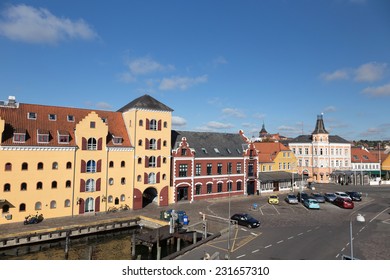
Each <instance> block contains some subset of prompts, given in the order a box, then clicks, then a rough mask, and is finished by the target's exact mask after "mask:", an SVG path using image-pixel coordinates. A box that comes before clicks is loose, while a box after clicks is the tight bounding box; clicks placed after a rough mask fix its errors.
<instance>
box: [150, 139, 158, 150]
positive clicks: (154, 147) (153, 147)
mask: <svg viewBox="0 0 390 280" xmlns="http://www.w3.org/2000/svg"><path fill="white" fill-rule="evenodd" d="M149 150H157V141H156V139H150V141H149Z"/></svg>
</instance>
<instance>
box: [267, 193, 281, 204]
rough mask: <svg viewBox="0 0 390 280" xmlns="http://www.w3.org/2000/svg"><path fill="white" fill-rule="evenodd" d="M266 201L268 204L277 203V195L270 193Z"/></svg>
mask: <svg viewBox="0 0 390 280" xmlns="http://www.w3.org/2000/svg"><path fill="white" fill-rule="evenodd" d="M268 203H269V204H279V198H278V196H277V195H271V196H270V197H269V198H268Z"/></svg>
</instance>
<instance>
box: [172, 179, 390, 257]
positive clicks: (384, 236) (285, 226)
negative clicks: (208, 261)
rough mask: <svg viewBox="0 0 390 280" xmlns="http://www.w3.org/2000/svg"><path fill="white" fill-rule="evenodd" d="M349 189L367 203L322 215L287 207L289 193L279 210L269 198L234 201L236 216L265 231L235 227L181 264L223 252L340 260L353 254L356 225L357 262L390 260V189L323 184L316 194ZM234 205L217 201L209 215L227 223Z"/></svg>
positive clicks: (326, 206) (324, 207)
mask: <svg viewBox="0 0 390 280" xmlns="http://www.w3.org/2000/svg"><path fill="white" fill-rule="evenodd" d="M348 190H354V191H360V192H362V193H363V200H362V201H361V202H355V208H354V209H342V208H339V207H337V206H335V205H333V204H331V203H328V202H327V203H323V204H321V209H320V210H308V209H307V208H306V207H304V206H303V205H302V204H297V205H289V204H287V203H286V202H285V201H284V197H285V196H286V193H281V194H279V199H280V203H279V205H269V204H268V203H267V195H264V194H263V195H261V196H252V197H248V199H245V200H244V199H232V200H231V201H230V214H233V213H240V212H247V213H249V214H251V215H252V216H253V217H255V218H257V219H258V220H260V221H261V226H260V227H259V228H256V229H247V228H244V227H242V226H238V227H231V230H230V232H229V231H227V232H226V233H225V234H223V236H222V237H221V238H218V239H216V240H214V241H212V242H209V243H208V244H206V245H203V246H201V247H199V248H197V249H196V250H194V251H192V252H189V253H187V254H185V255H183V256H181V257H179V259H198V258H201V257H202V255H204V253H208V254H210V255H213V254H214V253H216V252H217V253H219V256H220V258H221V259H223V258H228V257H229V255H230V259H241V260H300V259H309V260H337V259H341V257H342V255H347V256H350V254H351V247H350V221H351V220H352V221H353V222H352V231H353V251H354V254H353V255H354V257H355V258H358V259H365V260H389V259H390V238H389V236H390V187H377V186H376V187H372V186H336V185H319V186H317V189H316V190H315V192H335V191H348ZM306 191H307V192H311V191H310V190H306ZM251 203H257V204H258V205H259V209H258V210H257V211H253V210H251V209H250V205H251ZM228 204H229V201H226V200H225V201H218V200H216V201H211V202H210V203H209V204H208V206H207V209H204V211H203V212H204V213H206V214H207V215H213V216H218V217H222V218H227V217H229V211H228V209H229V207H228ZM357 214H361V215H363V216H364V218H365V222H364V223H359V222H357V221H356V216H357ZM213 223H216V221H213ZM221 223H223V222H222V220H221ZM229 237H230V238H229ZM228 248H230V250H228ZM229 251H230V254H229Z"/></svg>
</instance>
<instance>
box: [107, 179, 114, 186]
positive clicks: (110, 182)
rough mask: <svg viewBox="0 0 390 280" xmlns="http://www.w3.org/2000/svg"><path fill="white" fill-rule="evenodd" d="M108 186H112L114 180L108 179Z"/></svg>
mask: <svg viewBox="0 0 390 280" xmlns="http://www.w3.org/2000/svg"><path fill="white" fill-rule="evenodd" d="M108 184H110V186H112V185H113V184H114V178H110V179H108Z"/></svg>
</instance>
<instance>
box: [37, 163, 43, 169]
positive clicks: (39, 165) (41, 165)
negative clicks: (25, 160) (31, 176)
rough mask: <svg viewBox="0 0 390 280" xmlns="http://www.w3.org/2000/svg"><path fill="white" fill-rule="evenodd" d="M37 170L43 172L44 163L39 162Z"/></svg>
mask: <svg viewBox="0 0 390 280" xmlns="http://www.w3.org/2000/svg"><path fill="white" fill-rule="evenodd" d="M37 169H38V170H42V169H43V163H42V162H38V165H37Z"/></svg>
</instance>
